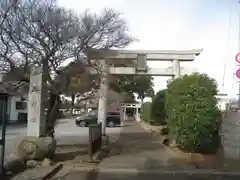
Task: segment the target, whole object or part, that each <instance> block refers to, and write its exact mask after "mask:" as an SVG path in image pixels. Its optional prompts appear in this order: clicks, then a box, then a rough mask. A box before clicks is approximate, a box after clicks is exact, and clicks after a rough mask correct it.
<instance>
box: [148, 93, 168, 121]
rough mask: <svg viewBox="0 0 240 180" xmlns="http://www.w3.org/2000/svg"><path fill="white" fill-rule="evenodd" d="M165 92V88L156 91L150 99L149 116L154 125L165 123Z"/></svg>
mask: <svg viewBox="0 0 240 180" xmlns="http://www.w3.org/2000/svg"><path fill="white" fill-rule="evenodd" d="M165 93H166V90H165V89H164V90H160V91H158V92H157V94H156V95H155V96H154V98H153V100H152V108H151V116H152V119H153V122H154V124H156V125H165V124H166V111H165Z"/></svg>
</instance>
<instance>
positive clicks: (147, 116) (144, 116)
mask: <svg viewBox="0 0 240 180" xmlns="http://www.w3.org/2000/svg"><path fill="white" fill-rule="evenodd" d="M151 107H152V103H151V102H145V103H144V104H143V105H142V108H141V114H140V117H141V120H143V121H145V122H147V123H150V124H151V121H152V117H151Z"/></svg>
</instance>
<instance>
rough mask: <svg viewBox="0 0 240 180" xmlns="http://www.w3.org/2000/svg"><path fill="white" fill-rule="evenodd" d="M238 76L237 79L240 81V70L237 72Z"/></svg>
mask: <svg viewBox="0 0 240 180" xmlns="http://www.w3.org/2000/svg"><path fill="white" fill-rule="evenodd" d="M236 76H237V78H239V79H240V69H238V70H237V71H236Z"/></svg>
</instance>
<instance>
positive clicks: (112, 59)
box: [89, 49, 202, 136]
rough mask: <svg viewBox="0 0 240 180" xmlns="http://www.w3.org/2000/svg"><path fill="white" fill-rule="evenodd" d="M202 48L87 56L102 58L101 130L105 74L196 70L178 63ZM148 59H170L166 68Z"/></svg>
mask: <svg viewBox="0 0 240 180" xmlns="http://www.w3.org/2000/svg"><path fill="white" fill-rule="evenodd" d="M201 52H202V49H195V50H181V51H176V50H95V51H91V53H90V52H89V58H90V59H95V60H104V63H103V66H102V77H101V84H100V99H99V106H98V121H99V122H102V134H103V136H105V135H106V113H107V112H106V106H107V94H108V75H145V76H171V77H173V78H177V77H180V76H182V75H184V74H191V73H193V72H196V69H187V68H184V67H180V62H181V61H185V62H186V61H193V60H194V59H195V58H196V56H198V55H199V54H200V53H201ZM147 61H159V62H161V61H171V62H172V63H171V66H170V67H169V68H148V67H147Z"/></svg>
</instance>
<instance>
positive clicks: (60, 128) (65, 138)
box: [0, 118, 121, 157]
mask: <svg viewBox="0 0 240 180" xmlns="http://www.w3.org/2000/svg"><path fill="white" fill-rule="evenodd" d="M55 131H56V132H55V136H56V139H57V144H66V145H68V144H69V145H70V144H87V143H88V128H82V127H77V126H76V125H75V119H74V118H67V119H60V120H59V124H58V125H57V126H56V128H55ZM26 132H27V125H9V126H8V127H7V132H6V145H5V157H7V156H9V155H10V154H11V153H14V152H15V149H16V144H17V143H18V142H19V140H20V139H21V138H22V137H23V136H25V135H26ZM120 132H121V127H114V128H107V134H109V135H111V136H110V137H111V138H112V139H113V140H116V139H118V137H119V134H120ZM0 133H1V131H0Z"/></svg>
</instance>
